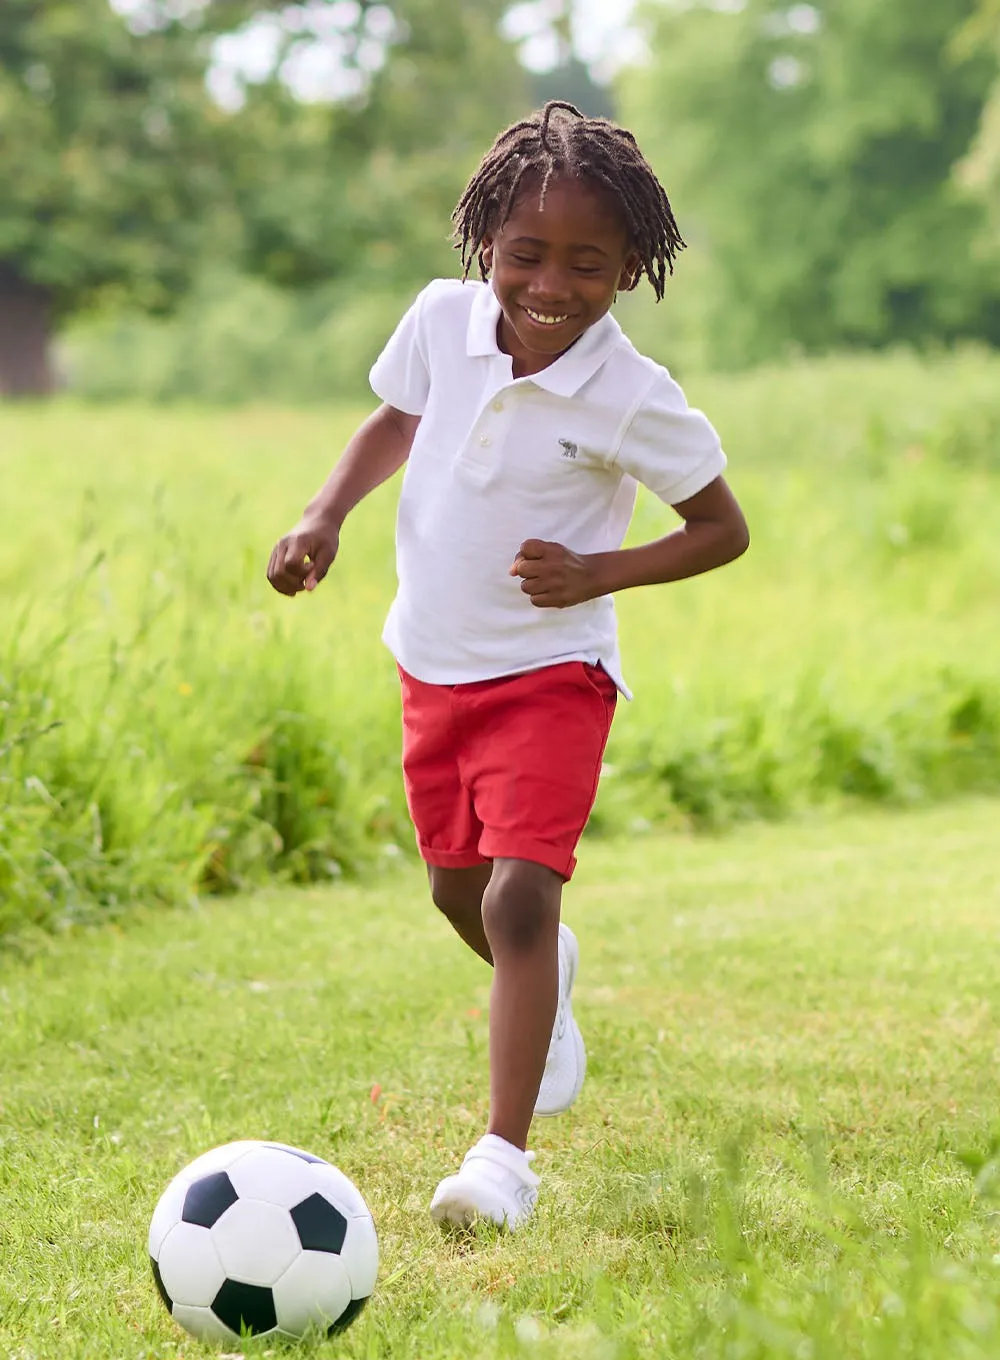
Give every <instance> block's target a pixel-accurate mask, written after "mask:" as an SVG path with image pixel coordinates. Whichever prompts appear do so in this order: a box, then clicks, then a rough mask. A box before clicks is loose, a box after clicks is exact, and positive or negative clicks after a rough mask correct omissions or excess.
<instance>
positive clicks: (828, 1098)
mask: <svg viewBox="0 0 1000 1360" xmlns="http://www.w3.org/2000/svg"><path fill="white" fill-rule="evenodd" d="M998 810H1000V804H997V803H996V802H990V801H986V800H983V801H959V802H953V803H951V804H950V805H948V806H947V807H945V808H939V809H925V810H922V811H916V812H913V811H911V812H907V813H888V812H882V813H869V814H867V815H864V816H860V815H855V816H853V817H849V818H845V819H841V818H833V819H824V820H816V821H806V822H799V823H797V824H792V825H786V826H783V827H780V828H779V827H774V826H768V825H764V824H757V825H755V826H751V827H746V828H743V829H741V830H739V831H737V832H734V833H731V834H729V835H727V836H726V837H724V838H722V839H718V838H711V837H701V838H685V837H677V836H674V837H663V836H649V837H646V838H645V839H643V840H641V841H638V842H636V841H632V842H618V841H615V842H607V843H600V842H590V843H589V844H588V845H587V846H586V847H585V848H584V851H583V855H582V858H581V868H580V874H579V878H578V881H577V882H575V883H574V884H573V885H571V887H570V888H569V890H568V892H567V914H568V918H569V919H570V920H571V921H572V922H573V924H574V927H575V928H576V930H577V932H578V935H579V937H580V940H581V946H582V966H581V974H580V980H579V985H578V1001H577V1013H578V1016H579V1019H580V1022H581V1026H582V1028H583V1029H584V1032H585V1034H586V1036H587V1040H588V1043H589V1048H590V1071H589V1076H588V1081H587V1085H586V1087H585V1089H584V1093H583V1095H582V1097H581V1099H580V1101H579V1102H578V1105H577V1107H576V1108H575V1109H574V1111H573V1112H572V1113H571V1114H570V1115H568V1116H566V1117H563V1118H561V1119H559V1120H553V1121H547V1122H545V1123H544V1124H542V1125H540V1126H538V1127H536V1130H535V1133H534V1136H533V1140H532V1141H533V1146H534V1147H535V1149H536V1150H537V1152H538V1162H537V1166H538V1168H539V1170H540V1171H541V1173H542V1177H543V1181H542V1198H541V1200H540V1208H539V1212H538V1214H537V1217H536V1219H535V1221H534V1222H533V1223H532V1224H531V1226H530V1227H528V1228H527V1229H525V1230H524V1231H523V1232H522V1233H521V1234H519V1235H517V1236H515V1237H512V1238H508V1239H506V1240H496V1239H494V1238H490V1237H488V1236H483V1238H482V1240H480V1241H478V1242H474V1243H464V1244H463V1243H455V1242H451V1241H448V1240H446V1239H444V1238H443V1237H442V1236H441V1235H440V1234H439V1233H438V1230H437V1229H436V1227H435V1226H434V1225H433V1224H432V1223H431V1222H430V1219H429V1217H428V1215H427V1202H428V1199H429V1196H430V1194H431V1192H432V1190H433V1187H434V1185H435V1184H436V1181H437V1179H438V1178H439V1177H440V1176H441V1175H442V1174H444V1173H446V1172H448V1171H449V1170H450V1169H452V1168H453V1166H454V1165H455V1163H456V1160H457V1159H458V1158H459V1157H460V1156H461V1155H462V1153H463V1152H464V1151H465V1148H466V1147H467V1145H468V1144H469V1142H470V1141H471V1140H472V1139H474V1138H475V1137H476V1136H477V1135H478V1133H479V1131H480V1129H481V1126H482V1122H483V1118H484V1113H485V1103H484V1091H485V1083H486V1045H485V1012H486V1005H487V988H488V972H487V970H486V969H485V967H484V966H483V965H482V964H480V963H479V962H478V960H476V959H475V958H474V957H473V956H472V955H471V954H469V953H468V952H467V951H465V950H464V947H463V946H462V945H461V944H460V943H459V942H458V941H457V940H456V939H455V938H454V937H453V936H451V934H450V932H449V930H448V928H447V926H446V925H445V923H444V921H443V920H442V919H441V918H440V917H439V916H437V914H436V913H435V912H434V909H433V908H432V907H431V906H430V905H429V902H428V900H427V894H426V889H425V886H424V884H423V881H422V875H421V873H420V871H419V869H418V868H416V867H410V866H405V865H404V866H401V867H397V869H395V870H394V871H393V872H392V873H391V874H389V875H387V876H385V877H384V878H383V879H382V880H381V881H380V882H379V883H378V884H376V885H369V886H358V885H341V886H338V887H334V888H332V889H331V888H311V889H300V890H288V889H285V890H276V889H275V890H269V891H265V892H262V893H261V894H259V895H256V896H254V897H239V898H234V899H232V900H230V901H227V902H219V903H215V904H213V905H212V906H211V908H210V909H202V910H184V909H180V910H175V911H162V910H148V911H143V912H139V913H138V914H137V915H136V916H135V917H133V919H132V920H131V922H130V924H129V928H128V929H127V930H124V931H123V930H122V929H121V928H120V927H118V926H116V925H114V924H109V925H105V926H103V927H100V928H98V929H96V930H89V931H85V932H80V931H76V932H73V933H71V934H70V935H68V936H64V937H63V938H54V937H38V938H37V939H36V940H35V942H34V948H33V950H32V951H31V952H29V953H28V954H26V955H25V957H23V958H21V959H19V960H15V959H14V958H13V957H12V956H10V955H8V956H7V958H6V962H5V963H3V965H2V972H0V1007H2V1024H0V1070H2V1072H3V1084H2V1088H0V1203H2V1206H3V1207H2V1212H0V1263H2V1266H0V1354H2V1355H3V1356H4V1357H5V1360H105V1358H107V1360H112V1358H113V1360H140V1357H141V1360H154V1358H155V1360H167V1358H168V1357H170V1360H180V1357H184V1360H195V1357H198V1356H208V1355H211V1354H217V1353H218V1352H217V1351H213V1350H212V1349H210V1348H209V1347H207V1346H202V1345H200V1344H198V1343H195V1342H193V1341H191V1340H190V1339H188V1338H186V1337H185V1336H184V1335H183V1334H182V1333H181V1332H179V1331H178V1330H176V1329H175V1327H174V1325H173V1323H172V1322H171V1321H170V1319H169V1318H168V1317H167V1315H166V1313H165V1311H164V1310H163V1308H162V1306H161V1304H160V1302H159V1299H158V1297H157V1296H156V1293H155V1290H154V1287H153V1282H152V1277H151V1275H150V1273H149V1267H148V1263H147V1260H146V1255H145V1234H146V1228H147V1225H148V1220H149V1216H150V1214H151V1212H152V1209H153V1206H154V1204H155V1203H156V1200H157V1198H158V1196H159V1194H160V1192H161V1190H162V1188H163V1187H164V1185H165V1184H166V1182H167V1181H168V1179H169V1178H170V1177H171V1176H172V1175H173V1174H174V1172H175V1171H177V1170H178V1169H179V1168H180V1167H181V1166H182V1165H184V1164H185V1163H186V1162H187V1161H188V1160H189V1159H190V1158H191V1157H192V1156H194V1155H195V1154H197V1153H198V1152H200V1151H202V1150H204V1149H206V1148H208V1147H210V1146H212V1145H214V1144H217V1143H221V1142H224V1141H227V1140H229V1139H232V1138H237V1137H258V1136H259V1137H262V1138H270V1139H279V1140H283V1141H290V1142H293V1143H297V1144H299V1145H302V1146H306V1147H309V1148H312V1149H314V1150H315V1151H316V1152H318V1153H320V1154H322V1155H324V1156H327V1157H329V1158H330V1159H331V1160H333V1161H335V1162H336V1163H337V1164H339V1165H340V1166H341V1167H342V1168H344V1169H345V1170H346V1171H347V1172H348V1173H349V1174H350V1175H352V1176H353V1177H354V1178H355V1179H356V1180H357V1181H358V1183H359V1184H360V1186H361V1187H362V1189H363V1191H364V1193H365V1195H366V1197H367V1198H368V1201H369V1203H370V1205H371V1207H372V1210H373V1212H374V1215H375V1218H376V1221H377V1224H378V1227H379V1231H380V1235H381V1245H382V1267H381V1282H380V1284H379V1286H378V1287H377V1289H376V1293H375V1295H374V1297H373V1299H372V1302H371V1304H370V1306H369V1308H368V1309H367V1310H366V1311H365V1312H364V1313H363V1314H362V1316H361V1318H360V1319H359V1320H358V1322H357V1323H356V1324H355V1325H354V1327H353V1328H352V1329H351V1330H350V1331H349V1332H348V1333H346V1334H345V1336H344V1337H343V1338H342V1339H340V1340H338V1341H337V1342H330V1343H326V1344H325V1345H323V1346H322V1347H317V1348H316V1350H315V1351H307V1352H306V1353H311V1354H316V1355H317V1356H318V1355H325V1356H331V1357H332V1356H334V1355H338V1356H344V1357H356V1360H362V1357H364V1358H365V1360H375V1357H392V1360H404V1358H406V1357H412V1358H413V1360H445V1357H447V1360H470V1358H471V1357H475V1358H480V1357H481V1358H482V1360H487V1358H488V1357H494V1356H502V1357H516V1356H521V1355H525V1356H527V1355H532V1356H537V1357H539V1358H540V1360H549V1357H552V1358H553V1360H554V1358H555V1357H559V1360H564V1358H568V1360H630V1358H631V1357H637V1358H638V1357H643V1360H646V1358H647V1357H663V1358H664V1360H673V1358H674V1357H677V1358H678V1360H680V1357H684V1358H685V1360H688V1358H689V1357H690V1358H691V1360H693V1358H694V1357H697V1358H698V1360H862V1358H863V1360H904V1358H905V1360H994V1358H995V1357H996V1355H997V1354H998V1353H1000V1218H998V1215H997V1213H996V1211H995V1208H994V1207H991V1199H990V1190H991V1186H992V1187H993V1188H994V1189H995V1188H997V1187H998V1184H1000V1182H998V1180H997V1179H996V1177H995V1176H994V1175H993V1172H995V1170H996V1167H995V1165H993V1166H991V1165H989V1164H988V1165H987V1166H986V1167H985V1168H984V1169H983V1170H982V1171H981V1172H980V1174H979V1177H978V1190H977V1182H976V1181H975V1180H974V1175H973V1171H974V1170H975V1166H973V1170H971V1171H970V1169H969V1167H968V1166H967V1165H966V1164H965V1163H964V1162H963V1160H962V1156H963V1155H964V1154H970V1153H971V1154H973V1157H972V1161H973V1163H974V1162H975V1157H976V1156H977V1155H978V1157H979V1158H980V1159H986V1160H987V1161H988V1155H989V1148H990V1139H991V1135H992V1133H993V1132H994V1131H995V1130H996V1129H997V1128H998V1127H1000V1120H998V1114H997V1100H996V1089H997V1088H996V1061H997V1048H996V1043H997V1039H996V1036H997V1025H998V1021H1000V1013H998V1002H997V989H996V963H995V953H996V951H995V941H996V920H997V913H998V910H1000V888H998V878H997V873H996V868H997V858H996V844H997V842H996V827H997V815H998ZM375 1087H378V1088H381V1089H380V1093H378V1094H377V1099H376V1100H373V1099H372V1095H373V1088H375ZM247 1349H248V1350H250V1349H252V1348H251V1347H248V1348H247ZM260 1349H266V1350H267V1353H269V1354H278V1353H279V1352H278V1351H275V1350H274V1349H273V1348H270V1349H268V1348H266V1347H265V1346H264V1343H261V1346H260Z"/></svg>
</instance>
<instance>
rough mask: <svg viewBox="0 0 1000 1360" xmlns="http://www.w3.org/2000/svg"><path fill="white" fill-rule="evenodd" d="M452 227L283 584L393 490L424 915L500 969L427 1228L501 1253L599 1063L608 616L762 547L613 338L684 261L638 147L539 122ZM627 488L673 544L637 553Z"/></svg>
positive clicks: (488, 161)
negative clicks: (592, 941) (581, 1009)
mask: <svg viewBox="0 0 1000 1360" xmlns="http://www.w3.org/2000/svg"><path fill="white" fill-rule="evenodd" d="M454 223H455V238H456V243H457V246H458V248H460V249H461V252H462V262H463V265H464V266H465V269H464V273H463V277H462V279H461V280H457V279H456V280H437V281H435V282H433V283H431V284H430V285H429V286H428V287H427V288H425V289H424V291H423V292H422V293H421V294H420V295H419V297H418V298H417V300H416V301H415V302H414V304H413V306H412V307H411V308H410V310H409V311H408V312H407V314H406V316H405V317H404V318H403V320H402V322H401V323H400V325H399V327H398V329H397V330H396V332H395V334H394V335H393V336H392V338H391V339H390V341H389V343H388V345H387V346H386V348H385V350H384V351H383V353H382V355H381V357H380V358H379V360H378V361H377V363H376V364H375V367H374V368H373V369H372V373H371V384H372V388H373V389H374V391H375V393H376V395H377V396H378V397H379V398H380V399H381V401H382V405H381V406H379V408H378V409H377V410H376V411H375V413H374V414H373V415H372V416H371V417H369V419H368V420H367V421H366V422H365V423H364V424H363V425H362V426H361V428H360V429H359V430H358V432H357V433H356V434H355V435H354V437H353V439H351V441H350V443H349V444H348V445H347V448H346V450H345V451H344V454H343V456H342V458H341V459H340V462H339V463H338V464H337V466H336V468H335V469H334V471H333V472H332V473H331V475H330V477H329V479H328V480H327V482H326V484H325V485H324V486H323V488H322V489H321V490H320V491H319V493H318V494H317V495H316V496H315V498H314V499H313V500H312V502H311V503H310V504H309V506H308V508H307V509H306V511H305V513H304V515H303V517H302V519H301V521H300V522H299V524H298V525H297V526H296V527H295V528H294V529H293V530H292V531H291V532H290V533H289V534H286V535H285V537H284V538H282V539H281V541H280V542H279V543H278V544H277V546H276V547H275V549H274V551H273V553H272V554H271V560H270V563H269V566H268V579H269V580H270V582H271V584H272V585H273V586H274V588H275V589H276V590H278V591H280V592H281V593H282V594H285V595H295V594H297V593H298V592H299V591H301V590H313V589H315V587H316V585H317V584H318V583H319V582H320V581H321V580H322V579H323V577H324V576H325V575H326V573H327V571H328V570H329V568H330V565H331V564H332V562H333V560H334V558H335V557H336V554H337V548H338V543H339V532H340V527H341V525H342V524H343V521H344V518H345V517H346V515H347V514H348V513H349V512H350V511H351V510H352V509H353V508H354V506H355V505H357V504H358V502H359V501H360V500H361V499H362V498H363V497H364V496H366V495H367V494H368V493H369V492H370V491H372V490H374V488H375V487H377V486H378V485H379V484H380V483H381V482H383V481H385V480H386V479H387V478H388V477H391V476H392V475H393V473H395V472H396V471H398V469H399V468H401V467H402V466H403V465H404V464H405V465H406V471H405V474H404V477H403V483H402V489H401V492H400V500H399V511H398V520H397V533H396V543H397V572H398V578H399V589H398V592H397V595H396V598H395V601H394V603H393V605H392V609H391V612H390V614H389V618H388V621H387V623H386V626H385V632H384V635H383V636H384V639H385V642H386V643H387V645H388V646H389V648H390V649H391V650H392V652H393V654H394V656H395V658H396V661H397V664H398V668H399V675H400V683H401V687H402V707H403V775H404V781H405V785H406V793H407V800H408V804H409V808H410V812H411V815H412V818H413V822H414V825H415V827H416V833H417V841H418V845H419V848H420V853H421V855H422V857H423V858H424V860H425V861H426V863H427V866H428V876H429V879H430V889H431V895H432V897H433V900H434V902H435V904H436V905H437V906H438V907H439V908H440V910H441V911H442V912H443V913H444V914H445V916H446V917H447V918H448V920H449V921H450V922H451V924H452V926H453V927H454V929H455V930H456V931H457V933H458V934H459V935H460V936H461V937H462V939H463V940H464V941H465V942H466V944H468V945H469V947H470V948H472V949H474V950H475V951H476V953H477V954H479V955H480V956H481V957H482V958H483V959H484V960H485V961H486V962H487V963H490V964H492V965H493V969H494V973H493V987H492V992H491V996H490V1114H489V1123H488V1125H487V1131H486V1134H485V1135H484V1136H483V1137H482V1138H481V1139H480V1140H479V1142H477V1143H476V1144H475V1146H474V1147H473V1148H472V1149H471V1150H470V1151H469V1153H468V1154H467V1155H466V1157H465V1160H464V1161H463V1163H462V1165H461V1168H460V1169H459V1171H458V1172H457V1173H456V1174H455V1175H452V1176H448V1177H447V1178H446V1179H445V1180H443V1181H442V1182H441V1184H440V1185H439V1187H438V1189H437V1192H436V1193H435V1195H434V1198H433V1200H432V1202H431V1212H432V1214H433V1215H434V1217H435V1218H437V1219H439V1220H441V1221H443V1222H450V1223H458V1224H462V1223H467V1222H470V1221H472V1220H473V1219H475V1218H478V1217H483V1218H488V1219H492V1220H493V1221H495V1222H497V1223H499V1224H505V1225H506V1226H508V1227H511V1228H513V1227H517V1226H519V1225H520V1224H521V1223H523V1222H524V1221H525V1220H526V1219H527V1218H528V1216H529V1215H530V1214H531V1212H532V1210H533V1208H534V1205H535V1200H536V1197H537V1187H538V1183H539V1181H538V1177H537V1176H536V1175H535V1174H534V1172H533V1171H532V1170H531V1168H530V1165H529V1162H530V1158H531V1154H530V1153H526V1151H525V1148H526V1144H527V1137H528V1129H529V1126H530V1124H531V1120H532V1116H533V1114H545V1115H550V1114H557V1113H559V1112H560V1111H562V1110H564V1109H567V1108H568V1107H569V1106H570V1105H571V1104H572V1103H573V1101H574V1100H575V1099H576V1097H577V1095H578V1094H579V1091H580V1088H581V1085H582V1083H583V1076H584V1070H585V1066H586V1052H585V1049H584V1045H583V1040H582V1038H581V1035H580V1031H579V1029H578V1027H577V1025H576V1023H575V1021H574V1019H573V1015H572V1008H571V991H572V987H573V981H574V977H575V974H576V970H577V958H578V953H577V944H576V940H575V939H574V937H573V935H572V933H571V932H570V931H569V929H568V928H567V927H566V926H565V925H560V920H559V914H560V898H561V893H562V886H563V884H564V883H565V882H567V881H568V880H569V878H570V876H571V875H572V873H573V869H574V866H575V863H576V861H575V859H574V851H575V849H576V845H577V842H578V840H579V838H580V835H581V833H582V831H583V828H584V825H585V823H586V821H587V818H588V817H589V815H590V810H591V807H592V805H593V801H594V797H595V795H596V792H597V783H598V777H599V774H600V769H601V759H602V755H603V752H604V747H605V743H606V741H607V737H608V731H609V728H610V725H611V719H612V716H613V714H614V709H615V701H616V698H617V694H618V692H621V693H622V694H624V695H625V696H626V698H628V697H631V696H630V695H629V694H628V690H627V689H626V688H625V684H624V681H623V679H622V674H621V666H620V663H619V657H618V645H617V634H616V624H615V612H614V603H613V599H612V597H613V595H614V593H615V592H616V591H619V590H625V589H627V588H629V587H632V586H640V585H654V584H658V583H661V582H667V581H677V580H680V579H682V578H683V577H688V576H694V575H696V574H697V573H699V572H704V571H709V570H711V569H712V568H713V567H718V566H721V565H722V564H723V563H725V562H729V561H731V560H732V559H733V558H735V557H738V556H739V555H740V554H741V553H742V552H744V551H745V550H746V548H747V545H748V542H749V538H748V534H747V527H746V523H745V521H744V519H743V515H742V513H741V512H740V509H739V506H738V505H737V504H736V501H735V499H734V498H733V495H732V493H731V492H730V490H729V489H728V487H727V485H726V483H725V481H724V480H723V477H722V472H723V469H724V467H725V464H726V460H725V456H724V455H723V452H722V450H721V448H720V445H719V439H718V436H717V435H716V433H715V431H714V430H713V428H712V426H711V425H710V424H709V422H708V421H707V420H706V419H705V417H704V416H703V415H702V414H701V413H700V412H698V411H694V410H692V409H690V408H689V407H688V405H687V403H686V402H685V399H684V395H683V393H682V392H681V390H680V388H679V387H678V386H677V384H676V383H675V382H674V381H673V380H672V379H671V378H670V376H669V374H668V373H667V371H666V369H664V368H662V367H660V366H659V365H658V364H656V363H654V362H653V361H652V360H650V359H647V358H645V357H643V356H642V355H640V354H638V353H637V352H636V350H635V349H634V348H633V347H632V346H631V344H630V343H629V341H628V340H627V339H626V338H625V336H624V335H623V333H622V331H621V329H620V327H619V326H618V324H617V322H615V321H614V319H613V318H612V317H611V315H610V308H611V305H612V303H613V302H614V300H615V297H616V295H617V293H618V292H619V290H622V289H632V288H635V286H636V285H637V283H638V282H639V280H640V278H641V277H642V276H643V275H645V276H646V277H647V278H648V279H649V281H650V283H651V284H652V286H653V288H654V290H655V292H656V296H657V299H659V298H661V297H662V295H663V288H664V283H665V278H666V272H667V270H668V269H669V270H670V271H671V272H672V270H673V261H674V257H675V255H676V253H677V251H678V250H679V249H681V248H682V246H683V244H684V242H683V241H682V240H681V237H680V234H679V232H678V230H677V226H676V223H675V222H674V218H673V214H672V212H671V208H670V204H669V202H668V200H667V197H666V194H665V193H664V191H663V188H662V187H661V185H660V184H659V182H658V180H657V179H656V176H655V175H654V173H653V171H652V169H651V168H650V166H649V165H648V164H647V162H646V161H645V160H644V158H643V156H642V155H641V153H640V151H639V149H638V147H637V145H636V143H635V140H634V138H633V137H632V135H631V134H630V133H629V132H626V131H625V130H624V129H622V128H620V127H617V126H616V125H614V124H612V123H609V122H607V121H605V120H604V119H588V118H585V117H583V115H582V114H580V112H579V111H578V110H577V109H576V108H574V107H573V105H571V104H565V103H562V102H559V101H554V102H552V103H550V104H547V105H546V107H545V108H544V109H543V110H542V111H541V112H539V113H535V114H533V115H532V116H531V117H529V118H527V119H525V120H524V121H522V122H520V123H517V124H515V125H514V126H513V127H511V128H508V129H507V130H506V131H505V132H503V133H501V135H500V136H499V137H498V138H497V141H496V142H495V144H494V146H493V147H492V148H491V150H490V151H489V152H488V153H487V155H486V156H485V158H484V159H483V161H482V163H481V165H480V167H479V169H478V170H477V172H476V173H475V175H474V176H473V178H472V179H471V181H470V182H469V185H468V187H467V188H466V190H465V192H464V194H463V195H462V198H461V200H460V201H459V204H458V207H457V208H456V210H455V214H454ZM473 259H478V263H479V269H480V275H481V279H482V282H479V283H469V282H467V281H466V280H467V278H468V273H469V269H470V265H471V262H472V260H473ZM638 482H642V483H643V484H644V485H645V486H647V487H649V488H650V489H651V490H652V491H653V492H654V493H655V494H656V495H657V496H659V497H660V498H661V499H663V500H665V501H667V502H668V503H669V504H671V505H672V506H673V507H674V509H675V510H676V511H677V512H678V514H679V515H680V517H681V519H682V520H683V524H682V525H681V526H680V527H679V528H678V529H676V530H675V531H674V532H672V533H670V534H668V535H667V536H666V537H665V538H661V539H658V540H657V541H655V542H653V543H647V544H645V545H644V546H642V547H637V548H629V549H627V550H623V549H622V547H621V544H622V541H623V538H624V536H625V532H626V529H627V528H628V523H629V519H630V517H631V513H632V508H633V504H634V500H635V494H636V485H637V483H638Z"/></svg>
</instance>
